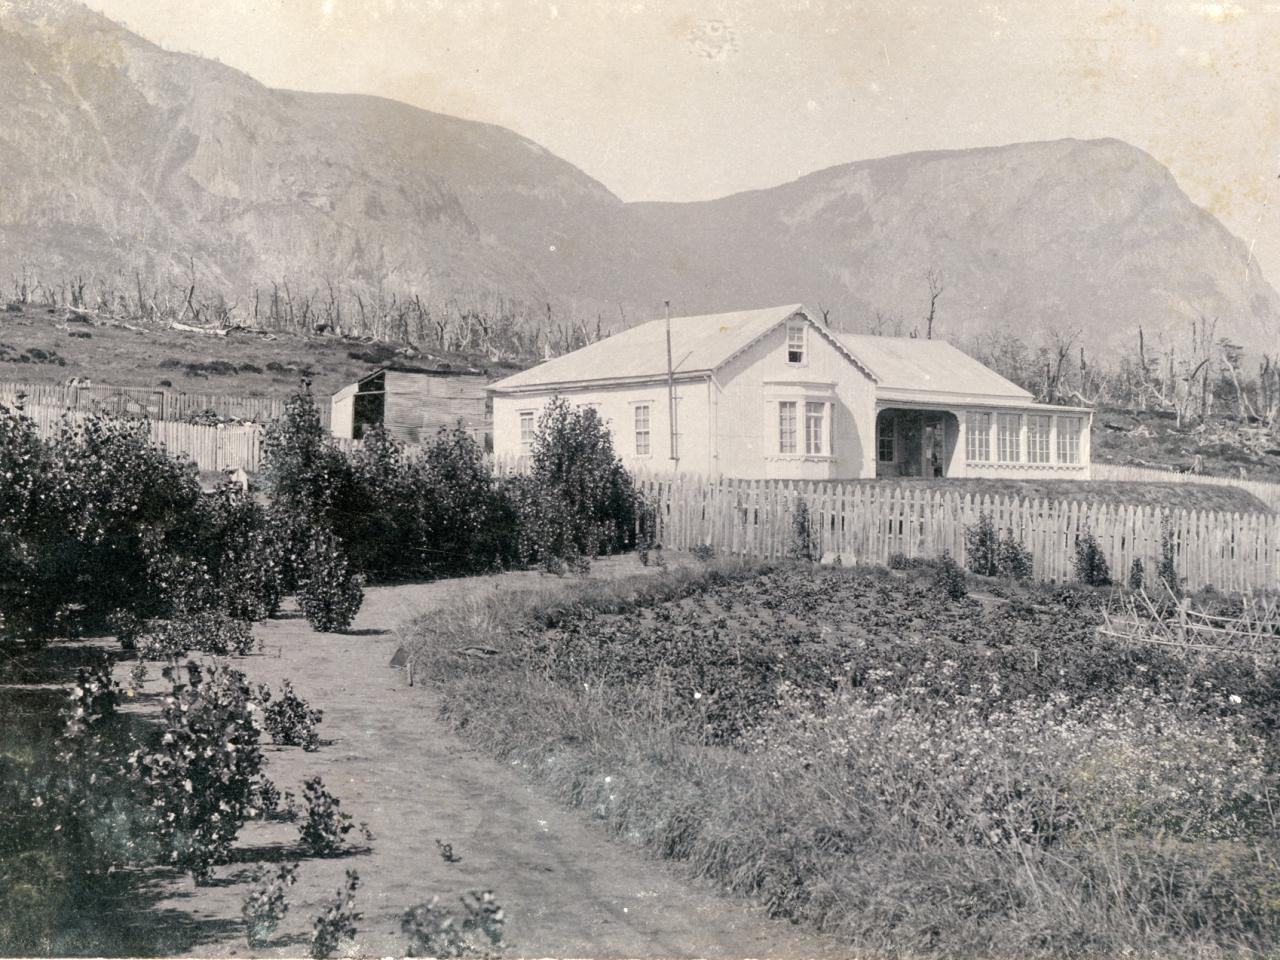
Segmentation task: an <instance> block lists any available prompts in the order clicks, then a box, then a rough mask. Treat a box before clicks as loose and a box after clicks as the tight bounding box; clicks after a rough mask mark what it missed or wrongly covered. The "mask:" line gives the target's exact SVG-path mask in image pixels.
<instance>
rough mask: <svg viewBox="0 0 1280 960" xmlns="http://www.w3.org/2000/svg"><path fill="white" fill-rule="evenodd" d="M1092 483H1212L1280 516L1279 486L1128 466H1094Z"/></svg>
mask: <svg viewBox="0 0 1280 960" xmlns="http://www.w3.org/2000/svg"><path fill="white" fill-rule="evenodd" d="M1093 479H1094V480H1120V481H1126V480H1127V481H1138V482H1143V483H1212V484H1217V485H1219V486H1224V487H1237V488H1239V489H1241V490H1247V491H1248V492H1249V493H1252V494H1253V495H1254V496H1255V497H1257V498H1258V499H1259V500H1261V501H1262V502H1263V503H1265V504H1266V505H1267V506H1268V507H1270V508H1271V509H1272V510H1275V511H1277V512H1280V483H1268V482H1266V481H1264V480H1247V479H1243V478H1241V477H1217V476H1212V475H1210V474H1205V473H1179V472H1177V471H1176V470H1158V469H1154V468H1151V467H1131V466H1128V465H1127V464H1115V463H1094V464H1093Z"/></svg>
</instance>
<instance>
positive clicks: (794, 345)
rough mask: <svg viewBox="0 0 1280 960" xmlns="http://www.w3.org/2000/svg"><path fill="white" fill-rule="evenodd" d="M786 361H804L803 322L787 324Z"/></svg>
mask: <svg viewBox="0 0 1280 960" xmlns="http://www.w3.org/2000/svg"><path fill="white" fill-rule="evenodd" d="M787 363H804V324H803V323H792V324H788V326H787Z"/></svg>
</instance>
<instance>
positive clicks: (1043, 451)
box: [1027, 414, 1052, 463]
mask: <svg viewBox="0 0 1280 960" xmlns="http://www.w3.org/2000/svg"><path fill="white" fill-rule="evenodd" d="M1051 423H1052V418H1051V417H1047V416H1042V415H1041V414H1031V415H1030V416H1028V417H1027V460H1028V461H1029V462H1030V463H1048V462H1049V426H1050V424H1051Z"/></svg>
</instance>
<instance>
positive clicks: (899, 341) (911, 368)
mask: <svg viewBox="0 0 1280 960" xmlns="http://www.w3.org/2000/svg"><path fill="white" fill-rule="evenodd" d="M836 336H837V337H839V339H840V342H841V343H843V344H844V345H845V348H846V349H847V350H848V351H849V352H850V353H851V354H853V356H855V357H857V358H858V359H859V360H860V361H862V363H864V364H865V365H866V367H867V369H869V370H870V371H871V372H872V374H874V375H875V378H876V381H877V383H876V393H877V394H881V393H885V392H897V391H913V392H927V393H946V394H954V395H962V396H969V395H972V396H980V397H1007V398H1009V399H1011V400H1015V399H1016V400H1025V401H1030V400H1031V398H1032V397H1031V394H1030V393H1028V392H1027V391H1026V390H1023V389H1022V388H1021V387H1019V386H1018V385H1017V384H1015V383H1011V382H1009V381H1008V380H1006V379H1005V378H1004V377H1002V376H1000V374H998V373H996V372H995V371H994V370H992V369H990V368H989V367H985V366H983V365H982V364H981V363H979V362H978V361H977V360H975V359H973V357H971V356H969V355H968V354H967V353H965V352H964V351H963V350H959V349H957V348H956V347H953V346H952V345H951V344H949V343H947V342H946V341H945V340H921V339H919V338H916V337H876V336H870V335H867V334H853V333H839V334H836Z"/></svg>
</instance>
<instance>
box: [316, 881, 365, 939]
mask: <svg viewBox="0 0 1280 960" xmlns="http://www.w3.org/2000/svg"><path fill="white" fill-rule="evenodd" d="M359 889H360V875H359V874H358V873H356V871H354V870H348V871H347V882H346V885H345V886H344V887H343V889H341V890H339V891H338V892H337V894H336V895H335V897H334V899H333V901H332V902H331V903H330V904H329V906H327V907H326V908H325V909H324V912H323V913H321V914H320V916H318V917H316V919H315V923H314V924H313V925H312V928H311V956H312V957H313V958H314V960H324V958H325V957H330V956H332V955H333V952H334V951H335V950H337V949H338V944H340V943H341V942H342V941H343V940H351V939H354V937H355V935H356V924H357V923H359V922H360V920H361V919H362V918H361V916H360V914H359V913H357V912H356V909H355V902H356V891H357V890H359Z"/></svg>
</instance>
